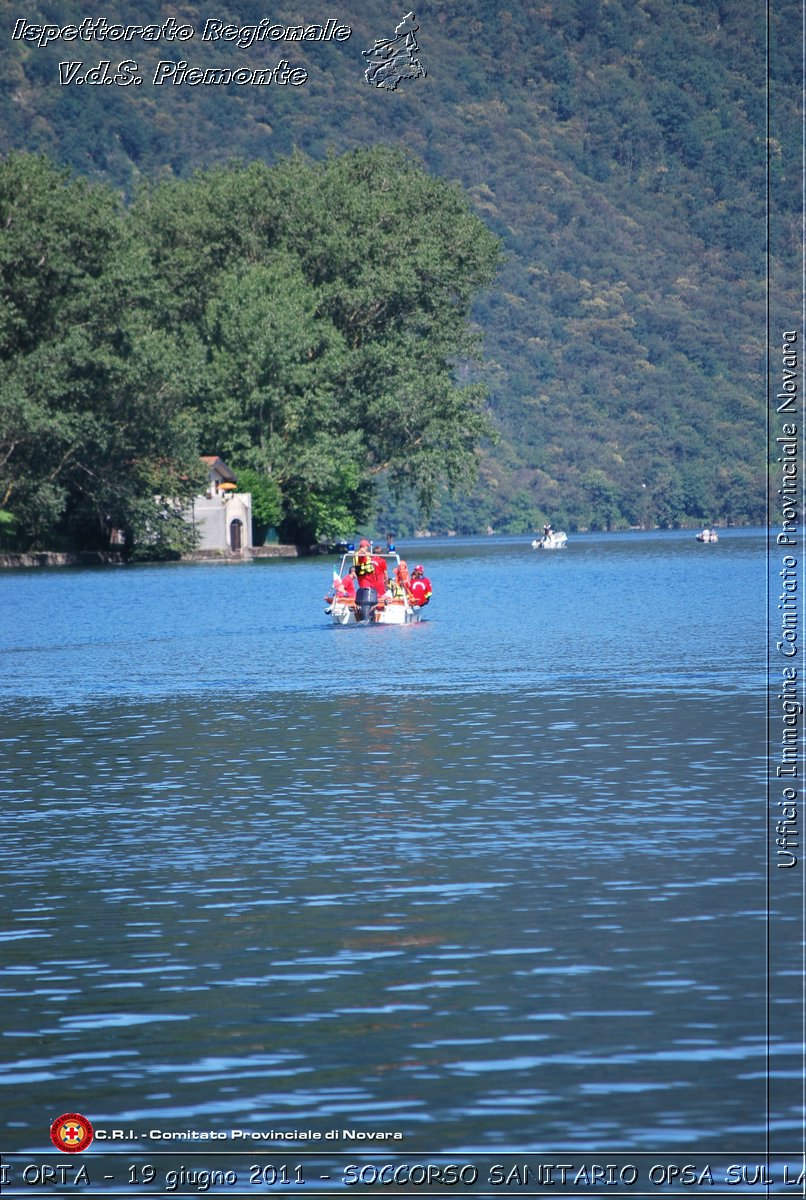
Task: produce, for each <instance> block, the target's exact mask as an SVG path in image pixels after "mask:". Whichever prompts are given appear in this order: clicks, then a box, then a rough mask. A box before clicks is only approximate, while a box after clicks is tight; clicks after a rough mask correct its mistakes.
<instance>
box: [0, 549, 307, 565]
mask: <svg viewBox="0 0 806 1200" xmlns="http://www.w3.org/2000/svg"><path fill="white" fill-rule="evenodd" d="M300 554H301V551H300V549H299V547H298V546H286V545H276V546H255V547H254V548H253V549H251V550H247V551H245V552H244V553H242V554H229V553H227V551H225V550H193V551H191V552H190V553H188V554H182V555H180V557H179V558H175V559H167V560H166V559H156V558H155V559H139V560H138V561H137V562H131V561H130V560H129V559H127V558H125V557H124V556H123V555H122V554H121V553H120V551H119V550H29V551H28V552H27V553H25V554H10V553H0V570H2V569H4V568H5V569H8V570H14V569H17V568H29V567H93V566H112V567H128V566H133V567H145V566H153V564H154V563H159V564H160V565H165V564H168V563H193V562H205V563H210V562H220V563H247V562H252V561H253V559H256V558H299V557H300Z"/></svg>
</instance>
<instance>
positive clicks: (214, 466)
mask: <svg viewBox="0 0 806 1200" xmlns="http://www.w3.org/2000/svg"><path fill="white" fill-rule="evenodd" d="M200 457H201V460H202V462H203V463H207V466H208V467H209V468H210V470H211V471H215V472H216V474H218V475H220V476H221V478H222V479H224V480H226V481H228V482H229V483H235V482H236V479H235V476H234V474H233V473H232V471H231V470H230V469H229V467H228V466H227V464H226V463H225V462H224V460H223V458H219V457H218V455H217V454H202V455H201V456H200Z"/></svg>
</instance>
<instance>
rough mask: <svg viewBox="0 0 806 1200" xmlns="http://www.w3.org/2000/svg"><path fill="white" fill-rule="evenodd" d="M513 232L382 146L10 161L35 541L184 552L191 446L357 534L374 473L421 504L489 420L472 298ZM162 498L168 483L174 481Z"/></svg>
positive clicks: (284, 505) (10, 314)
mask: <svg viewBox="0 0 806 1200" xmlns="http://www.w3.org/2000/svg"><path fill="white" fill-rule="evenodd" d="M497 255H498V243H497V240H496V239H495V238H494V237H493V235H491V234H490V233H489V232H488V231H487V229H486V228H485V226H484V225H483V224H482V222H481V221H480V220H479V219H478V217H476V216H474V215H473V214H472V213H471V212H470V210H469V208H468V205H467V202H466V200H465V199H464V197H463V196H462V194H461V192H460V190H459V189H458V188H456V187H454V186H451V185H448V184H446V183H444V182H441V181H439V180H436V179H434V178H432V177H430V176H429V175H427V174H426V172H424V171H423V170H422V168H421V167H420V166H418V165H417V164H416V163H415V162H414V161H412V160H411V159H410V158H407V157H405V156H404V155H403V154H402V153H400V152H398V151H393V150H389V149H384V148H381V147H376V148H375V149H373V150H369V151H356V152H354V153H352V154H347V155H343V156H341V157H331V158H329V159H328V160H327V161H326V162H324V163H321V164H313V163H311V162H309V161H307V160H303V159H302V158H300V157H299V156H296V157H295V158H294V159H292V160H289V161H288V162H284V163H281V164H279V165H277V166H275V167H272V168H270V167H267V166H265V165H261V164H254V165H253V166H251V167H249V168H231V169H224V168H220V169H217V170H214V171H212V172H208V173H206V174H200V175H197V176H194V177H193V178H191V179H189V180H186V181H168V182H165V183H162V184H157V185H154V186H151V187H145V186H144V187H143V188H141V189H140V190H139V192H138V195H137V196H136V198H135V199H134V201H133V203H132V204H131V206H130V207H129V208H128V209H123V208H121V207H120V206H119V205H118V203H117V201H116V199H115V196H114V194H113V193H112V192H111V190H110V189H109V188H107V187H104V186H102V185H93V186H91V187H87V186H86V185H84V184H83V183H80V182H74V181H71V180H69V179H68V178H66V177H65V176H64V175H63V174H60V173H59V172H58V171H57V170H56V169H55V168H53V167H52V166H51V165H50V164H49V163H47V162H46V161H45V160H42V159H38V158H34V157H31V156H24V155H16V154H15V155H12V156H11V157H10V158H9V159H8V160H7V161H6V162H5V163H4V164H2V165H0V300H1V301H2V307H0V359H2V362H3V367H4V373H3V382H2V391H0V406H2V407H0V500H2V503H0V508H3V509H5V510H6V511H7V512H8V513H10V514H11V515H12V516H13V518H14V523H13V526H12V527H10V529H9V528H8V527H7V533H6V536H8V534H9V532H11V533H15V534H16V536H17V537H18V539H19V540H20V541H21V542H23V543H24V544H34V545H40V544H49V545H53V544H54V542H55V543H61V542H68V543H69V542H73V543H75V544H78V545H81V546H87V545H99V544H100V545H103V544H105V540H106V541H108V538H109V533H110V530H111V529H113V528H118V529H124V530H127V531H128V532H129V534H130V539H129V540H130V541H131V542H133V543H134V544H135V545H138V546H139V547H140V548H141V552H142V553H155V552H158V551H160V550H162V549H163V548H174V549H177V550H179V549H183V548H185V547H186V545H187V544H188V539H189V536H190V531H189V530H188V529H186V528H185V526H183V525H182V522H181V519H180V511H181V509H178V508H177V504H176V503H175V501H177V500H181V499H182V498H185V499H186V498H187V497H188V496H189V495H192V494H193V492H194V491H195V490H198V485H199V471H198V466H197V463H198V457H199V455H200V454H202V453H216V454H219V455H221V456H222V457H223V458H225V459H226V460H228V461H230V462H231V463H232V464H233V465H234V466H236V467H238V468H241V469H242V472H243V478H242V480H241V486H242V487H245V486H246V484H247V483H248V484H249V485H250V487H251V489H252V491H253V493H254V495H255V498H256V510H255V516H256V524H257V525H258V526H259V527H260V528H261V529H262V530H263V531H264V532H265V530H266V529H267V528H268V527H269V526H279V527H280V530H281V533H283V534H284V536H285V537H287V538H288V539H290V540H294V541H297V542H300V543H302V544H307V543H311V542H314V541H316V540H320V539H323V538H332V537H336V536H344V535H346V534H349V533H350V532H352V530H354V529H355V528H356V525H357V523H358V522H360V521H362V520H364V519H365V518H366V517H367V516H368V515H369V512H370V509H371V504H372V499H373V494H374V489H373V486H372V480H373V477H374V476H376V475H379V474H382V475H383V476H384V478H385V480H386V481H387V482H388V484H389V486H391V487H392V488H393V489H397V490H398V491H401V490H404V489H406V490H410V491H413V492H414V493H416V494H417V495H418V496H419V497H420V501H421V503H422V504H423V505H424V506H425V507H427V506H428V504H429V503H430V501H431V500H432V498H433V496H434V494H435V491H436V488H437V485H438V483H440V482H441V481H442V480H443V479H445V480H447V481H448V483H449V484H452V485H459V484H467V483H472V481H473V479H474V477H475V469H476V462H477V457H476V451H477V446H478V443H479V440H480V438H481V437H482V436H484V435H485V434H488V433H490V427H489V425H488V423H487V420H486V418H485V416H484V414H483V411H482V407H481V400H482V395H481V389H480V388H479V386H478V385H473V384H463V385H457V384H456V383H455V382H454V381H453V378H452V375H453V367H454V364H455V363H456V362H457V361H466V360H467V358H468V356H471V355H472V354H473V352H474V349H475V343H474V339H473V337H472V336H471V334H470V332H469V330H468V324H467V316H468V310H469V305H470V300H471V298H472V296H473V293H474V291H475V290H476V289H478V288H479V287H480V286H482V285H484V284H485V283H488V282H489V281H490V279H491V278H492V276H493V274H494V271H495V266H496V261H497ZM157 497H162V499H158V498H157Z"/></svg>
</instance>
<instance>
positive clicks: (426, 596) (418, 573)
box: [409, 563, 431, 608]
mask: <svg viewBox="0 0 806 1200" xmlns="http://www.w3.org/2000/svg"><path fill="white" fill-rule="evenodd" d="M409 586H410V590H411V598H412V603H413V604H416V605H417V607H418V608H425V606H426V604H427V603H428V601H429V600H430V599H431V580H430V579H429V578H428V577H427V575H426V574H425V572H424V571H423V568H422V565H421V564H420V563H418V564H417V566H416V567H415V568H414V570H413V571H412V573H411V583H410V585H409Z"/></svg>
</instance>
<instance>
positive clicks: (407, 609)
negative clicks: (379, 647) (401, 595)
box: [330, 600, 423, 625]
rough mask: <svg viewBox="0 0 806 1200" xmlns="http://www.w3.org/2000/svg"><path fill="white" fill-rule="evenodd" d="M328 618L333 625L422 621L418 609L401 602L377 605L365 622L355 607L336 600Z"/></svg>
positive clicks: (410, 623) (399, 623) (394, 601)
mask: <svg viewBox="0 0 806 1200" xmlns="http://www.w3.org/2000/svg"><path fill="white" fill-rule="evenodd" d="M330 617H331V620H332V622H333V624H334V625H413V624H416V623H417V622H418V621H422V619H423V618H422V614H421V610H420V609H419V608H417V607H414V606H412V605H411V604H406V603H405V601H403V600H388V601H387V602H386V603H385V604H379V605H378V606H377V607H376V608H375V610H374V611H373V612H372V614H371V615H370V616H369V618H368V619H367V620H363V619H362V617H361V611H360V609H359V608H358V606H357V605H355V604H349V603H346V602H343V601H340V600H336V601H334V603H333V604H332V605H331V609H330Z"/></svg>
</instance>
